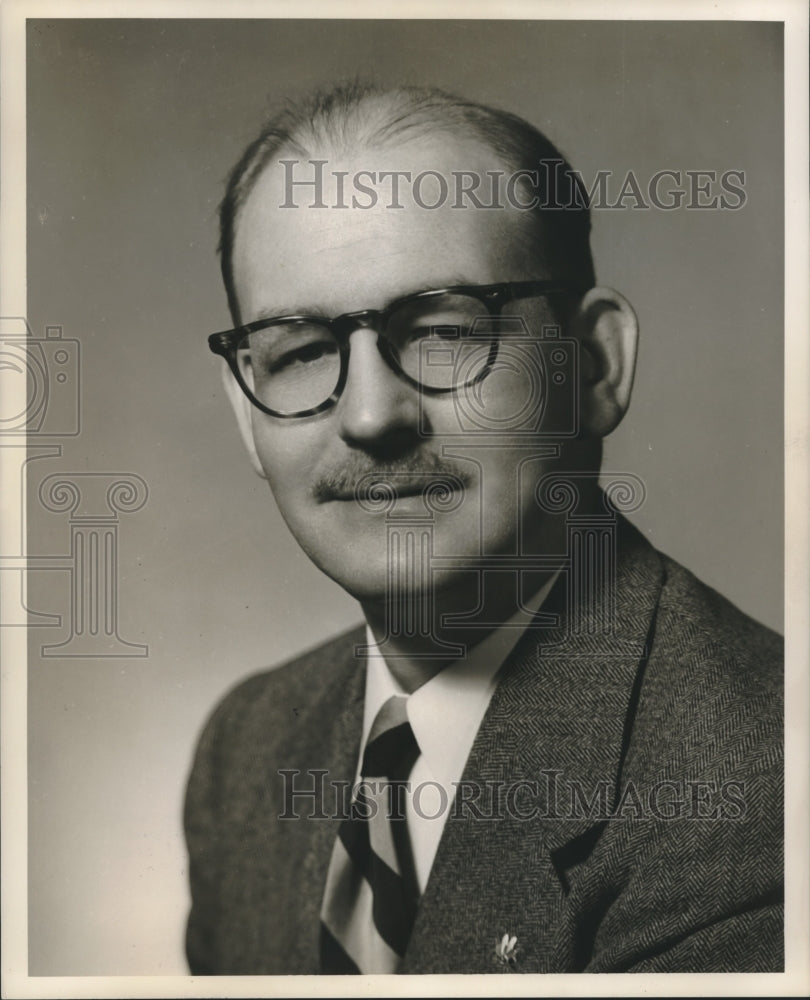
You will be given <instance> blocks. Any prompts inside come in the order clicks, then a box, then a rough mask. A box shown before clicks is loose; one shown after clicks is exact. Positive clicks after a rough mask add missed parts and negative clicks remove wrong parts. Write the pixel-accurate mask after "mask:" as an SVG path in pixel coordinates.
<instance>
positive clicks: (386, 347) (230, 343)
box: [208, 280, 577, 420]
mask: <svg viewBox="0 0 810 1000" xmlns="http://www.w3.org/2000/svg"><path fill="white" fill-rule="evenodd" d="M576 293H577V289H575V288H574V286H572V285H570V284H565V283H561V282H557V281H540V280H538V281H503V282H499V283H497V284H492V285H449V286H447V287H446V288H432V289H429V290H427V291H422V292H413V293H412V294H410V295H403V296H400V297H399V298H396V299H393V300H392V301H391V302H389V303H388V304H387V305H386V306H385V307H384V308H383V309H361V310H359V311H357V312H350V313H343V314H342V315H340V316H336V317H334V318H333V319H329V318H328V317H325V316H314V315H307V314H291V315H288V316H271V317H269V318H268V319H259V320H255V321H254V322H253V323H246V324H245V325H244V326H238V327H236V328H235V329H233V330H223V331H222V332H221V333H212V334H211V335H210V336H209V338H208V346H209V348H210V349H211V351H213V353H214V354H218V355H219V356H220V357H223V358H225V360H226V361H227V362H228V366H229V367H230V369H231V371H232V372H233V375H234V378H235V379H236V381H237V382H238V383H239V385H240V387H241V388H242V391H243V392H244V393H245V395H246V396H247V397H248V399H249V400H250V401H251V403H253V405H254V406H256V407H258V409H260V410H261V411H262V412H263V413H266V414H267V415H268V416H271V417H279V418H281V419H282V420H286V419H293V418H297V417H310V416H314V415H315V414H316V413H322V412H323V411H324V410H328V409H330V408H331V407H332V406H334V405H335V403H337V401H338V399H340V396H341V393H342V392H343V390H344V388H345V386H346V381H347V379H348V374H349V349H350V345H349V337H350V336H351V334H352V333H354V331H355V330H360V329H370V330H374V331H375V332H376V333H377V347H378V350H379V351H380V354H381V355H382V357H383V359H384V360H385V362H386V363H387V364H388V366H389V367H390V368H391V369H392V371H394V372H395V373H396V374H397V375H399V376H400V377H401V378H403V379H404V380H405V381H406V382H407V383H408V384H409V385H412V386H413V387H414V388H415V389H418V390H419V391H420V392H423V393H426V394H429V395H441V394H443V393H448V392H457V391H458V390H459V389H464V388H466V387H468V386H471V385H475V384H476V383H477V382H480V381H482V380H483V379H485V378H486V377H487V375H488V374H489V373H490V371H491V370H492V366H493V365H494V363H495V359H496V358H497V356H498V336H497V334H495V335H493V338H492V344H491V345H490V353H489V357H488V358H487V363H486V365H485V366H484V367H483V368H482V369H481V371H480V372H479V373H478V374H477V375H476V376H475V377H474V378H472V379H470V380H469V381H467V382H463V383H461V384H460V385H453V386H443V387H441V388H433V387H431V386H424V385H422V383H421V382H419V381H418V380H417V379H415V378H413V377H412V376H411V375H409V374H408V373H407V372H406V371H404V370H403V369H402V367H401V366H400V364H399V361H398V360H397V357H396V351H395V350H394V348H393V347H392V345H391V344H390V343H389V341H388V339H387V338H386V335H385V329H386V326H387V325H388V320H389V319H390V317H391V315H392V314H393V313H394V312H396V311H397V310H398V309H400V308H402V306H404V305H406V304H408V303H410V302H416V301H420V300H424V299H430V298H436V297H437V296H439V295H448V294H449V295H466V296H469V297H470V298H474V299H477V300H478V301H479V302H480V303H481V305H482V306H483V307H484V308H485V309H486V310H487V312H488V314H489V315H490V316H492V317H493V318H494V317H497V316H498V315H499V314H500V311H501V309H502V308H503V306H504V305H505V304H506V303H507V302H514V301H517V300H518V299H528V298H535V297H540V296H546V295H571V294H576ZM291 322H296V323H317V324H319V325H320V326H324V327H326V328H327V329H328V330H330V331H331V333H332V335H333V336H334V338H335V340H336V341H337V343H338V350H339V352H340V373H339V375H338V380H337V383H336V385H335V388H334V390H333V391H332V394H331V395H330V396H329V397H328V398H327V399H325V400H324V401H323V402H322V403H319V404H318V406H313V407H310V408H309V409H306V410H297V411H296V412H295V413H281V412H279V411H278V410H273V409H271V408H270V407H269V406H265V405H264V403H262V402H260V401H259V400H258V399H257V398H256V396H255V395H254V394H253V392H252V391H251V389H250V387H249V386H248V384H247V383H246V382H245V380H244V378H243V377H242V373H241V371H240V370H239V363H238V361H237V357H236V355H237V351H238V348H239V345H240V344H241V343H242V341H243V340H244V339H245V337H247V336H249V335H250V334H251V333H258V332H259V331H260V330H266V329H268V328H270V327H272V326H278V325H280V324H282V323H291Z"/></svg>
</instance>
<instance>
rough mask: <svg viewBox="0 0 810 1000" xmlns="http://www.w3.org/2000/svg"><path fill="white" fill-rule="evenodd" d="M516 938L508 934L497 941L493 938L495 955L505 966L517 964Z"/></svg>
mask: <svg viewBox="0 0 810 1000" xmlns="http://www.w3.org/2000/svg"><path fill="white" fill-rule="evenodd" d="M517 950H518V949H517V938H516V937H515V936H514V935H512V937H510V936H509V935H508V934H504V936H503V937H502V938H501V939H500V941H498V939H497V938H496V939H495V957H496V958H497V959H498V961H499V962H502V963H503V964H504V965H505V966H507V967H510V966H513V965H516V964H517Z"/></svg>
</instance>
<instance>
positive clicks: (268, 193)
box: [233, 134, 540, 321]
mask: <svg viewBox="0 0 810 1000" xmlns="http://www.w3.org/2000/svg"><path fill="white" fill-rule="evenodd" d="M310 159H313V160H322V161H326V162H325V163H323V164H322V166H320V167H315V166H313V164H311V163H310V162H309V161H310ZM282 160H286V161H288V162H287V163H286V164H284V163H282V162H281V161H282ZM290 161H292V162H290ZM403 171H405V172H407V173H408V174H409V175H410V179H408V178H407V177H404V176H400V177H399V180H398V182H397V183H398V192H397V194H395V193H394V189H393V183H394V181H393V178H392V176H391V174H392V173H393V172H403ZM493 171H500V172H501V173H502V174H503V173H505V172H508V169H507V167H506V166H505V165H504V164H503V162H502V161H501V160H500V158H499V157H498V156H497V154H496V153H495V152H494V151H492V150H491V149H489V148H487V147H486V146H485V145H484V144H483V143H479V142H476V141H473V140H468V139H464V138H462V137H457V136H452V135H447V134H440V135H439V134H437V135H433V136H430V137H427V138H423V139H420V140H412V141H409V142H407V143H403V144H400V145H398V146H396V147H395V148H368V149H365V150H361V151H358V152H356V153H353V154H351V155H346V154H342V155H330V154H328V153H326V152H321V153H317V154H312V156H311V157H310V156H306V157H305V156H301V155H300V154H298V155H296V154H293V153H288V154H281V156H280V157H279V158H278V159H275V160H273V161H271V162H270V163H269V164H267V166H266V167H265V168H264V170H263V171H262V173H261V174H260V176H259V177H258V179H257V180H256V182H255V184H254V186H253V188H252V190H251V192H250V194H249V195H248V197H247V199H246V201H245V203H244V205H243V206H242V208H241V211H240V212H239V215H238V218H237V224H236V234H235V240H234V250H233V272H234V282H235V287H236V294H237V297H238V300H239V303H240V307H241V311H242V316H243V319H244V320H245V321H248V320H250V319H253V318H256V317H257V316H258V315H260V314H271V313H274V312H275V313H278V312H287V311H295V310H298V309H302V308H305V307H306V308H314V307H317V308H318V309H321V310H324V311H326V312H330V313H338V312H349V311H351V310H353V309H364V308H375V307H379V306H382V305H384V304H385V302H386V301H388V300H390V299H391V298H395V297H396V296H398V295H404V294H407V293H409V292H412V291H416V290H418V289H421V288H429V287H441V286H442V285H448V284H458V283H462V282H467V283H471V284H479V283H480V284H484V283H487V282H492V281H502V280H519V279H522V278H533V277H538V276H540V275H539V273H538V272H539V267H538V263H537V261H536V260H535V259H534V254H533V252H532V240H531V229H532V222H531V220H530V219H529V218H527V216H526V213H524V212H521V211H520V210H519V209H517V208H515V207H511V206H510V207H506V208H494V209H487V208H479V207H476V206H475V203H474V202H473V201H472V200H471V199H469V198H464V199H462V200H461V201H459V199H457V197H456V188H457V186H458V184H459V183H463V184H464V185H466V186H467V187H469V186H470V185H471V184H473V183H474V179H475V178H480V184H479V188H478V197H479V199H480V200H481V201H482V202H483V203H484V204H488V203H490V201H491V199H490V198H489V197H488V191H489V185H491V184H492V183H493V182H492V178H491V176H490V173H491V172H493ZM430 172H435V173H430ZM462 173H463V174H464V175H465V180H464V181H463V182H461V181H459V179H458V175H460V174H462ZM419 175H422V181H421V182H420V183H419V185H417V184H416V183H415V178H417V177H418V176H419ZM435 175H439V176H438V177H437V176H435ZM316 177H319V178H320V179H321V186H320V189H316V188H315V187H314V186H313V184H312V183H309V184H307V183H306V182H312V181H313V180H314V179H315V178H316ZM440 178H443V179H444V182H445V183H446V184H447V186H448V189H447V194H446V196H445V197H444V198H442V197H441V196H442V192H443V188H442V181H441V180H440ZM299 181H302V182H305V183H300V184H299V183H297V182H299ZM369 190H371V191H373V192H374V194H370V193H369ZM318 194H320V196H321V197H320V199H319V198H318ZM501 200H503V199H501ZM372 202H373V203H372ZM436 203H438V207H436V208H430V207H426V206H430V205H433V204H436ZM457 204H461V205H462V207H455V208H454V207H453V206H454V205H457ZM344 205H345V206H346V207H341V206H344ZM395 205H398V206H401V207H394V206H395Z"/></svg>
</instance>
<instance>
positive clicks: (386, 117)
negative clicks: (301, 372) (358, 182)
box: [218, 81, 595, 323]
mask: <svg viewBox="0 0 810 1000" xmlns="http://www.w3.org/2000/svg"><path fill="white" fill-rule="evenodd" d="M442 133H444V134H448V133H450V134H454V135H459V134H460V135H464V136H469V137H472V138H474V139H478V140H479V141H481V142H482V143H483V144H484V145H486V146H488V147H489V148H490V149H492V150H493V151H494V152H495V153H496V154H497V155H498V156H499V158H500V159H501V160H502V161H503V163H504V165H505V166H506V167H507V168H509V169H510V170H512V171H519V170H528V171H536V172H537V175H538V180H539V184H538V187H537V190H536V194H537V196H538V200H539V204H538V206H537V207H536V208H533V209H531V210H530V213H529V214H530V215H531V216H533V217H534V220H535V222H536V223H537V226H536V237H537V245H538V253H540V254H541V255H542V257H543V258H544V263H545V266H546V268H547V269H548V270H549V271H550V272H551V274H550V276H551V277H552V278H555V279H559V280H565V281H567V282H570V283H571V284H572V285H573V286H574V287H575V288H576V289H578V290H580V291H585V290H587V289H588V288H591V287H592V286H593V285H594V284H595V276H594V268H593V260H592V257H591V250H590V229H591V221H590V210H589V206H588V196H587V194H586V192H585V190H584V187H583V185H582V182H581V180H580V179H579V177H578V175H577V174H575V173H574V172H573V171H572V168H571V167H570V165H569V164H568V162H567V161H566V159H565V157H564V156H563V155H562V154H561V153H560V151H559V150H558V149H557V148H556V146H554V145H553V143H551V142H550V140H549V139H547V138H546V136H545V135H543V133H542V132H540V131H539V130H538V129H536V128H534V126H532V125H530V124H529V123H528V122H527V121H524V119H522V118H519V117H518V116H517V115H513V114H510V113H509V112H507V111H501V110H499V109H496V108H491V107H488V106H486V105H484V104H477V103H474V102H472V101H466V100H464V99H463V98H460V97H456V96H455V95H454V94H450V93H447V92H446V91H443V90H439V89H437V88H433V87H430V88H426V87H410V86H407V87H397V88H394V89H384V88H380V87H378V86H376V85H374V84H372V83H366V82H361V81H353V82H350V83H343V84H340V85H339V86H337V87H335V88H333V89H331V90H329V91H319V92H316V93H315V94H313V95H311V96H309V97H307V98H305V99H304V100H302V101H299V102H295V103H288V104H287V105H286V106H284V107H283V108H282V110H280V111H279V112H277V113H276V114H274V115H273V116H272V117H271V118H270V119H269V120H268V121H267V122H266V123H265V125H264V127H263V128H262V130H261V132H260V133H259V135H258V136H257V138H256V139H254V140H253V142H251V143H250V145H249V146H248V147H247V148H246V149H245V151H244V153H243V154H242V156H241V158H240V159H239V161H238V163H237V164H236V166H235V167H234V168H233V170H232V171H231V173H230V176H229V178H228V181H227V186H226V190H225V196H224V198H223V200H222V203H221V204H220V207H219V221H220V239H219V248H218V250H219V254H220V265H221V268H222V277H223V280H224V283H225V290H226V293H227V296H228V305H229V307H230V311H231V315H232V316H233V318H234V322H235V323H238V322H239V321H240V320H239V315H240V311H239V304H238V301H237V297H236V290H235V287H234V276H233V247H234V240H235V234H236V226H237V223H238V220H239V213H240V210H241V209H242V207H243V205H244V204H245V201H246V200H247V198H248V196H249V195H250V192H251V191H252V189H253V186H254V184H255V183H256V180H257V179H258V177H259V175H260V174H261V172H262V171H263V170H264V168H265V166H266V165H267V164H268V163H270V162H272V160H273V159H275V158H276V157H278V156H280V155H281V154H282V153H284V152H293V153H295V155H300V156H304V157H306V156H312V155H314V152H315V151H320V150H323V149H324V148H327V149H330V150H332V151H333V152H334V153H335V154H337V155H339V154H340V153H341V152H348V151H351V150H357V149H362V148H368V147H371V146H375V145H376V146H383V147H385V146H391V145H393V144H394V143H396V142H397V141H398V140H401V139H407V138H417V137H422V136H426V135H433V134H442Z"/></svg>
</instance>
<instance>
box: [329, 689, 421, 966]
mask: <svg viewBox="0 0 810 1000" xmlns="http://www.w3.org/2000/svg"><path fill="white" fill-rule="evenodd" d="M407 701H408V699H407V697H406V696H404V695H395V696H394V697H392V698H389V699H388V701H386V702H385V704H384V705H383V706H382V707H381V708H380V710H379V712H378V713H377V716H376V718H375V720H374V722H373V724H372V727H371V730H370V731H369V736H368V740H367V742H366V748H365V751H364V753H363V763H362V767H361V773H360V778H361V781H360V785H359V789H358V797H357V798H355V800H353V802H352V805H351V808H350V810H349V815H348V816H347V817H346V818H345V819H344V820H343V822H342V823H341V826H340V830H339V831H338V836H337V839H336V840H335V846H334V848H333V850H332V859H331V861H330V864H329V872H328V874H327V877H326V889H325V892H324V902H323V908H322V910H321V971H322V972H324V973H331V974H335V975H342V974H350V973H355V974H357V973H362V974H365V975H370V974H372V973H391V972H396V971H397V968H398V967H399V964H400V962H401V960H402V956H403V955H404V954H405V949H406V948H407V946H408V939H409V938H410V936H411V930H412V928H413V923H414V918H415V916H416V907H417V903H418V898H419V894H418V890H417V887H416V878H415V876H414V871H413V861H412V857H411V853H410V845H409V842H408V831H407V823H406V820H405V808H404V800H403V799H402V797H401V795H400V794H399V791H400V790H404V784H403V783H404V781H405V779H406V778H407V776H408V773H409V771H410V770H411V768H412V767H413V764H414V761H415V760H416V758H417V757H418V755H419V747H418V745H417V743H416V740H415V738H414V735H413V731H412V730H411V726H410V723H409V722H408V715H407Z"/></svg>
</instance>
